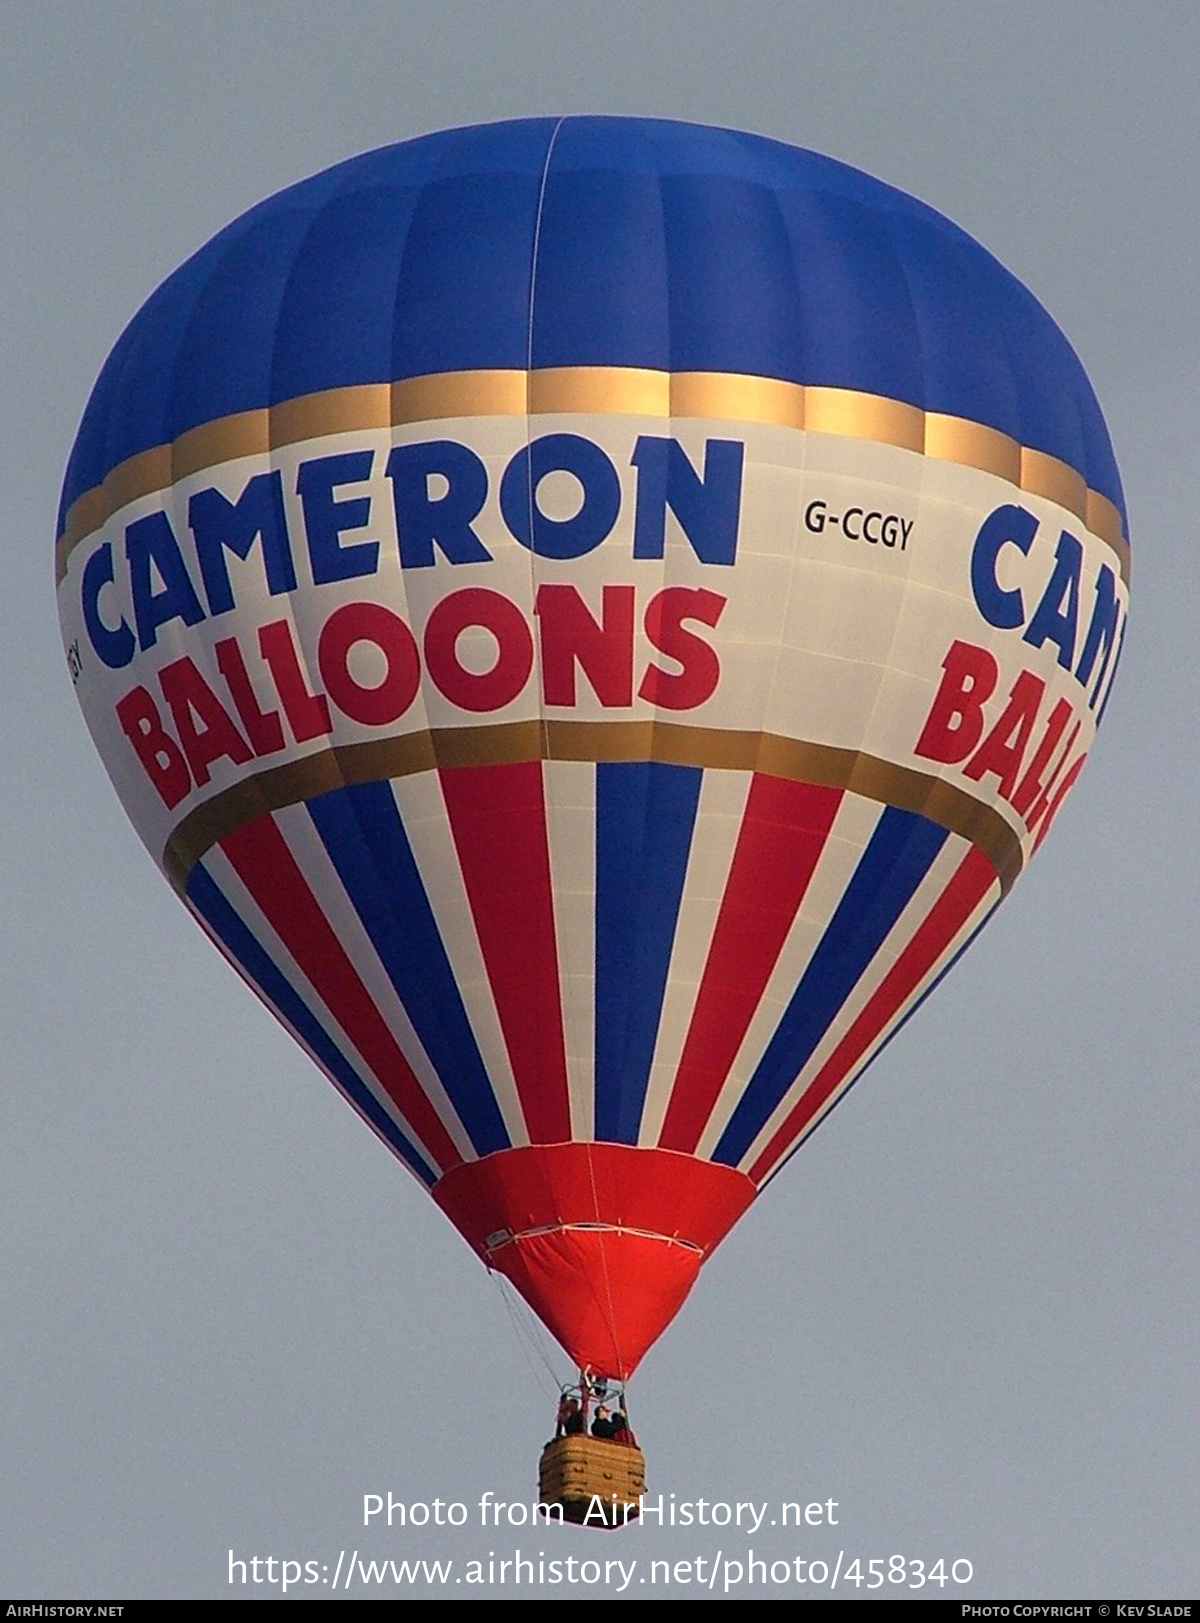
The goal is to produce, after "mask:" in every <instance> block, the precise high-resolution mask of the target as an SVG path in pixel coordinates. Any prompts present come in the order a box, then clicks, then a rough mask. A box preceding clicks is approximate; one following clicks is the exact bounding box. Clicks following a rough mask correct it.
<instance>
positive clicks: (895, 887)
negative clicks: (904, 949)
mask: <svg viewBox="0 0 1200 1623" xmlns="http://www.w3.org/2000/svg"><path fill="white" fill-rule="evenodd" d="M947 837H948V830H946V829H944V828H940V827H939V826H938V824H936V823H931V822H930V821H929V819H928V818H926V817H922V816H920V815H919V814H918V813H917V812H909V811H899V810H897V808H896V807H894V806H889V807H887V809H886V810H885V811H884V813H883V815H882V816H881V817H880V819H879V822H878V823H877V824H876V826H875V832H874V833H873V834H872V836H871V839H870V841H869V843H868V845H867V848H866V850H865V851H864V852H863V854H862V856H861V858H860V859H859V863H858V866H857V868H855V870H854V873H853V875H852V877H851V880H850V883H849V884H848V885H847V887H846V890H845V894H844V895H843V897H842V899H841V901H840V902H839V903H838V907H837V911H836V912H835V913H834V915H833V917H832V919H830V921H829V924H828V926H827V928H826V930H825V934H824V935H823V936H822V937H821V939H820V941H819V942H818V943H817V947H816V951H815V952H814V953H813V955H812V958H811V959H810V960H809V965H808V968H807V969H806V970H805V972H804V976H803V978H802V980H801V982H800V985H799V986H798V987H797V988H796V990H795V992H794V993H793V994H792V999H791V1002H790V1003H789V1004H788V1006H787V1009H786V1010H785V1011H784V1014H783V1018H782V1019H781V1020H780V1022H779V1025H778V1026H777V1027H776V1029H775V1034H774V1036H773V1037H772V1038H771V1041H770V1042H769V1043H768V1044H767V1050H766V1052H765V1053H764V1055H763V1057H762V1059H761V1060H760V1061H759V1063H758V1066H757V1068H756V1069H755V1072H754V1075H753V1076H752V1077H751V1078H750V1081H749V1082H748V1083H747V1085H746V1091H745V1092H744V1093H743V1094H742V1097H741V1100H740V1101H739V1103H738V1106H737V1109H736V1110H735V1111H734V1113H733V1116H732V1118H731V1119H730V1122H729V1125H728V1126H727V1127H726V1129H725V1131H724V1133H723V1134H722V1135H721V1141H720V1143H719V1144H718V1145H717V1147H716V1149H715V1150H714V1151H713V1157H712V1158H713V1160H714V1161H723V1162H724V1163H725V1164H726V1165H727V1166H736V1165H737V1164H738V1162H739V1161H741V1159H742V1157H743V1156H744V1155H745V1154H746V1151H747V1150H748V1149H749V1148H750V1145H751V1144H752V1143H753V1142H754V1140H755V1138H756V1137H757V1136H758V1134H759V1133H760V1132H761V1131H762V1128H763V1125H764V1124H765V1122H766V1120H767V1118H768V1117H769V1116H770V1114H771V1112H772V1111H773V1110H774V1109H775V1107H776V1105H778V1103H779V1101H780V1100H781V1099H782V1098H783V1096H784V1094H785V1093H786V1092H787V1090H788V1089H789V1088H790V1087H791V1085H792V1083H793V1082H794V1081H795V1080H796V1078H797V1076H799V1074H800V1072H801V1071H802V1070H803V1069H804V1067H805V1065H807V1063H808V1061H809V1060H810V1059H811V1058H812V1055H813V1051H814V1050H815V1049H816V1047H817V1044H818V1043H819V1042H820V1041H821V1039H822V1037H823V1036H824V1035H825V1033H826V1032H827V1031H828V1030H829V1027H830V1026H831V1025H832V1023H833V1021H834V1018H835V1017H836V1015H837V1013H838V1010H839V1009H840V1008H841V1007H842V1004H843V1003H844V1002H845V1001H846V999H847V998H848V997H849V996H850V993H851V992H852V991H853V990H854V987H855V986H856V985H857V983H858V981H859V979H860V978H861V976H862V975H863V974H864V973H865V971H866V969H867V967H868V965H869V964H870V962H871V960H872V959H873V958H874V956H875V954H876V953H877V952H878V951H879V949H880V947H881V946H882V945H883V942H884V940H885V939H886V937H887V935H888V933H889V931H890V930H891V929H892V927H893V925H894V924H895V922H896V920H897V919H898V918H899V917H900V914H901V913H902V912H903V911H904V909H905V907H907V905H908V903H909V901H910V900H911V898H912V895H913V892H914V891H915V890H916V888H917V886H918V885H919V884H920V883H921V881H922V879H924V877H925V875H926V874H927V873H928V872H929V869H930V867H931V865H932V863H933V861H934V858H935V857H936V856H937V854H938V852H939V851H940V850H941V848H942V846H943V845H944V844H945V841H946V839H947Z"/></svg>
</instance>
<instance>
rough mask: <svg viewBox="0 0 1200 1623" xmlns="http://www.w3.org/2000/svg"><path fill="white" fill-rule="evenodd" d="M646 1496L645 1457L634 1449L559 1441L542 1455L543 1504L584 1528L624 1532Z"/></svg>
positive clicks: (585, 1440) (579, 1440)
mask: <svg viewBox="0 0 1200 1623" xmlns="http://www.w3.org/2000/svg"><path fill="white" fill-rule="evenodd" d="M645 1491H646V1457H645V1455H644V1454H643V1453H642V1451H641V1449H640V1448H635V1447H634V1446H633V1445H632V1444H631V1443H612V1442H608V1441H606V1440H604V1439H602V1438H599V1437H556V1438H555V1439H554V1441H553V1442H550V1443H547V1444H546V1446H545V1448H543V1450H542V1457H541V1460H540V1462H539V1465H538V1498H539V1500H540V1501H541V1503H542V1504H543V1505H546V1506H547V1507H555V1506H557V1507H559V1508H560V1509H561V1511H562V1517H563V1520H564V1521H567V1522H575V1523H577V1524H578V1525H579V1526H581V1527H607V1528H613V1527H624V1526H625V1524H626V1523H627V1522H631V1521H635V1520H636V1519H637V1516H638V1513H639V1511H640V1510H641V1496H642V1494H643V1493H645Z"/></svg>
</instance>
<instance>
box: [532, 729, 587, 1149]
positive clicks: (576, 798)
mask: <svg viewBox="0 0 1200 1623" xmlns="http://www.w3.org/2000/svg"><path fill="white" fill-rule="evenodd" d="M542 774H543V781H544V784H545V797H546V837H547V841H548V843H549V848H550V883H551V893H552V895H553V897H554V938H555V944H556V946H557V950H558V985H559V990H560V995H561V998H562V1011H563V1037H564V1041H565V1044H566V1054H567V1085H568V1090H569V1103H570V1110H571V1137H572V1138H574V1139H590V1138H591V1137H593V1135H594V1131H595V1114H596V1112H595V1096H596V1014H595V1011H596V767H595V764H594V763H593V762H591V761H546V762H544V763H543V766H542Z"/></svg>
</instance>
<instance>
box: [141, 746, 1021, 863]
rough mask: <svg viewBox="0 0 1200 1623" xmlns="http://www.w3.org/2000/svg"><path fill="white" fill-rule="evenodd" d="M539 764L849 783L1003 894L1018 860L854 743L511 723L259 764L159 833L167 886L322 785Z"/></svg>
mask: <svg viewBox="0 0 1200 1623" xmlns="http://www.w3.org/2000/svg"><path fill="white" fill-rule="evenodd" d="M538 760H542V761H662V762H665V763H667V764H669V765H674V766H699V767H717V768H722V769H725V770H728V771H737V772H765V773H768V774H769V775H770V776H771V777H776V778H787V779H789V780H791V781H792V782H796V783H816V784H820V785H822V786H823V787H827V788H831V789H849V790H851V791H852V792H853V793H854V794H857V795H863V796H864V797H865V798H866V799H868V800H875V801H878V802H879V803H880V804H881V805H885V806H897V807H899V808H900V809H901V810H903V811H912V812H919V813H920V814H921V816H922V817H928V818H929V819H930V820H931V821H932V822H935V823H937V824H939V825H940V826H941V827H942V828H946V829H949V830H950V832H951V833H952V834H960V835H961V836H962V837H963V839H965V840H969V841H970V842H971V844H972V845H976V846H978V847H979V849H980V850H981V851H982V852H983V853H984V855H985V856H986V857H987V858H988V860H989V861H990V862H991V863H992V866H993V867H994V868H995V870H996V873H997V875H998V877H999V879H1000V883H1001V886H1002V887H1003V890H1004V891H1005V892H1006V893H1007V891H1008V890H1009V889H1010V888H1011V886H1012V884H1013V882H1014V880H1015V879H1016V877H1017V875H1018V874H1019V873H1020V871H1021V866H1022V863H1023V861H1024V857H1023V854H1022V851H1021V842H1020V839H1019V837H1018V836H1017V835H1016V834H1015V833H1014V832H1013V829H1012V827H1011V825H1010V824H1009V823H1008V822H1007V821H1006V820H1005V819H1004V817H1002V816H1001V814H1000V813H999V812H998V811H996V810H995V808H994V807H992V806H988V805H986V804H985V803H984V802H982V801H979V800H976V799H975V797H974V796H973V795H970V794H968V793H967V792H966V791H965V790H963V789H960V788H958V787H956V786H955V785H954V784H951V783H945V782H943V781H942V780H940V779H939V778H935V777H933V776H932V775H930V774H929V773H925V772H917V771H914V770H913V769H912V768H911V767H903V766H895V765H893V763H892V762H890V761H881V760H879V759H878V758H877V757H876V756H873V755H863V754H860V753H858V752H857V751H855V750H844V749H835V748H833V747H832V746H831V745H828V744H808V743H803V742H801V741H800V740H798V739H794V738H782V737H780V736H779V735H778V734H775V733H750V732H734V731H730V730H728V729H722V728H716V727H688V726H684V725H682V724H680V723H679V722H671V721H512V722H503V723H501V724H499V725H498V726H494V727H442V728H437V729H435V730H434V731H432V732H427V733H405V734H402V735H399V736H396V737H393V738H384V739H380V740H379V741H378V742H372V743H370V744H346V745H343V746H341V747H339V748H334V749H328V750H321V751H320V752H319V753H318V754H315V755H306V756H305V757H304V758H303V759H302V760H299V761H289V762H288V763H287V764H286V765H285V766H275V767H267V768H266V769H265V770H264V771H262V772H258V773H256V774H255V775H254V776H253V777H250V778H245V779H243V781H242V782H241V783H236V784H234V785H233V786H232V787H231V788H229V789H223V790H221V792H220V793H219V794H216V795H213V797H212V798H211V799H210V800H206V801H204V802H203V804H202V805H199V806H197V807H196V808H195V809H194V810H193V811H190V812H189V813H188V814H187V816H186V817H185V818H183V820H182V821H181V822H180V823H179V824H178V825H177V826H176V828H175V829H174V831H173V832H172V834H171V836H170V838H169V839H168V841H167V843H166V847H165V849H164V851H163V857H162V865H163V868H164V869H165V871H166V874H167V877H168V878H169V879H170V881H171V883H172V885H174V886H175V888H176V890H178V891H183V890H184V889H185V888H186V886H187V879H188V875H189V874H190V873H191V871H192V868H193V866H194V865H195V864H196V863H197V862H199V860H200V859H201V857H203V856H204V854H205V852H206V851H208V850H210V849H211V848H212V847H213V846H214V845H216V844H218V843H219V842H220V841H221V840H223V839H224V838H225V836H226V835H227V834H232V833H233V831H234V830H235V829H238V828H241V827H242V826H243V824H245V823H249V822H252V821H253V820H254V819H255V818H256V817H261V816H262V814H263V813H264V812H267V811H281V810H282V809H283V808H284V807H285V806H295V805H297V804H299V803H300V802H301V801H305V800H311V799H312V798H313V796H315V795H322V794H326V793H327V792H328V791H329V790H330V789H339V788H342V787H343V786H348V785H351V784H356V783H376V782H379V781H381V780H383V779H388V778H404V777H409V776H412V775H413V774H415V773H418V772H431V771H432V770H433V769H434V768H435V767H439V766H445V767H449V766H485V765H498V764H501V763H506V762H517V761H538Z"/></svg>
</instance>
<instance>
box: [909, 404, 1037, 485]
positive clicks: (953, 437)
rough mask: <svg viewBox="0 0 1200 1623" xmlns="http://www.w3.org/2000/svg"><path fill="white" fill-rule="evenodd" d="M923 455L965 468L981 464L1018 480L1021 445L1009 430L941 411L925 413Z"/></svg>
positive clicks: (1010, 481) (1018, 482)
mask: <svg viewBox="0 0 1200 1623" xmlns="http://www.w3.org/2000/svg"><path fill="white" fill-rule="evenodd" d="M925 455H926V456H932V457H937V458H939V459H940V460H941V461H942V462H961V463H962V465H963V466H964V467H965V468H981V469H982V470H983V471H984V472H985V473H994V474H996V475H998V476H999V477H1000V478H1001V479H1007V480H1008V482H1009V484H1010V485H1019V484H1020V483H1021V447H1020V446H1019V445H1018V444H1017V442H1016V440H1014V439H1012V438H1011V437H1010V436H1009V435H1008V434H1001V433H1000V431H999V429H996V428H988V427H987V426H986V424H984V423H971V422H968V421H967V419H966V418H965V417H947V416H946V414H945V413H944V412H940V411H927V412H926V413H925Z"/></svg>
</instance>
